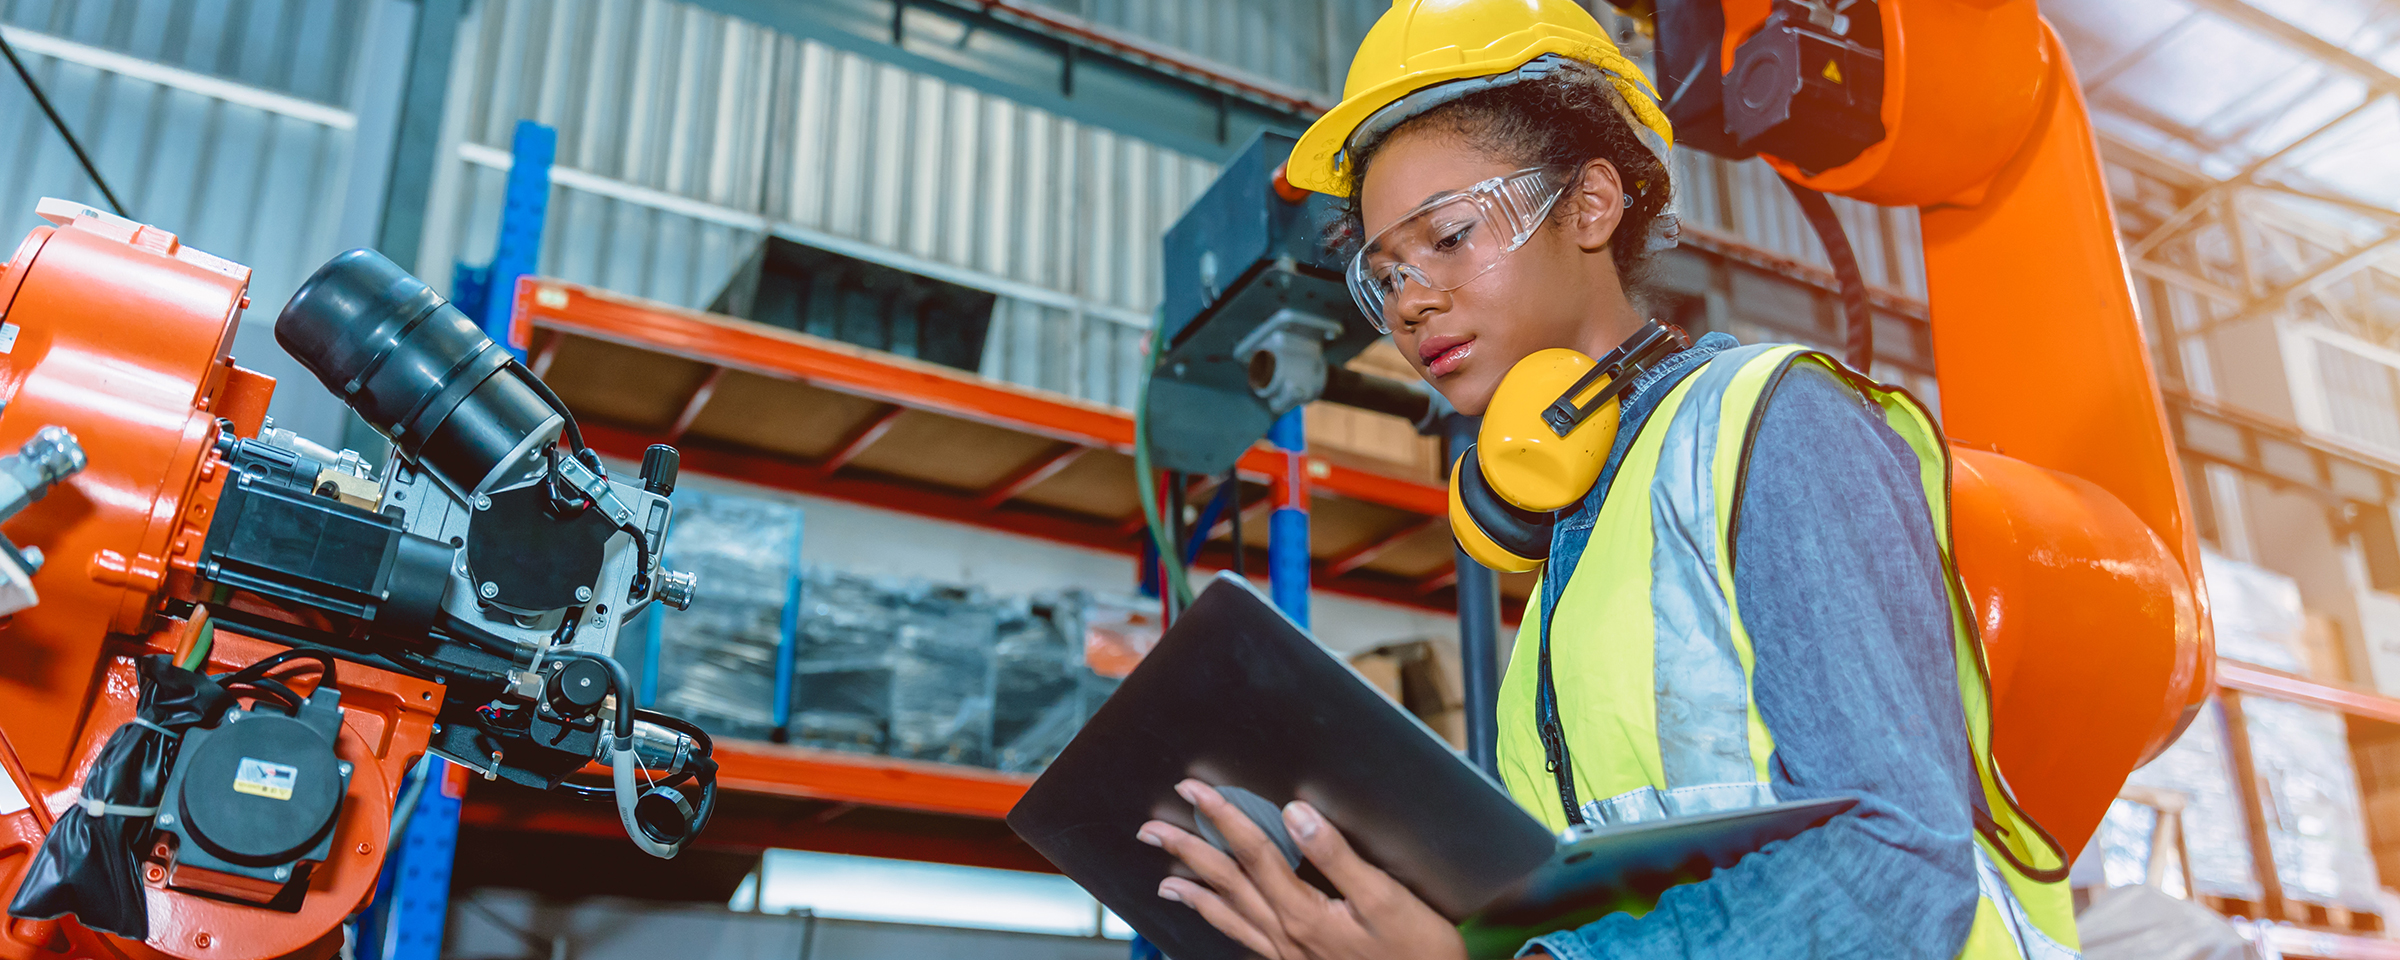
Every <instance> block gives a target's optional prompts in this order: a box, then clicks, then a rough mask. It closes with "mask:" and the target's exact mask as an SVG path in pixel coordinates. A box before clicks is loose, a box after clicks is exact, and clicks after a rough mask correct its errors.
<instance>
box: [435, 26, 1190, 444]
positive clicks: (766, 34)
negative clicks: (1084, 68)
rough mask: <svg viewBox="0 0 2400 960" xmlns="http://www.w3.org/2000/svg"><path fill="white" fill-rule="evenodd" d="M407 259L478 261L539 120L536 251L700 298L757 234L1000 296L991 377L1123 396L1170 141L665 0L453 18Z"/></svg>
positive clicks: (1171, 201) (1173, 171) (1167, 182)
mask: <svg viewBox="0 0 2400 960" xmlns="http://www.w3.org/2000/svg"><path fill="white" fill-rule="evenodd" d="M461 45H462V46H461V49H462V51H463V55H462V56H461V57H460V59H459V61H458V67H457V72H456V74H455V77H454V80H453V90H454V91H457V95H455V96H453V97H452V98H451V100H450V103H449V107H448V111H449V112H448V118H447V122H446V124H445V137H446V140H447V141H448V143H447V145H446V146H445V148H444V160H443V163H444V167H443V170H442V172H441V175H440V177H439V178H438V179H437V182H436V185H435V194H434V197H435V199H434V203H433V207H432V208H431V211H430V219H429V222H428V224H427V241H426V245H425V248H424V250H423V251H422V252H421V254H420V262H422V263H429V264H430V263H448V262H451V261H453V260H470V261H480V260H483V259H486V258H488V257H489V256H490V251H491V247H492V243H493V239H494V236H495V233H496V231H497V228H498V211H499V208H500V202H501V188H502V183H503V171H504V170H505V168H506V159H505V157H506V150H507V148H508V145H509V140H510V136H511V132H512V130H513V128H514V126H515V123H516V121H517V120H519V119H533V120H538V121H541V122H543V123H548V124H551V125H554V126H556V127H557V128H558V130H559V154H558V160H557V164H558V170H557V172H556V174H555V175H554V178H553V179H554V186H553V189H552V196H551V206H550V214H549V220H548V223H547V224H546V228H545V236H546V242H545V243H544V245H543V251H542V263H541V268H542V270H543V272H545V273H548V274H551V275H554V276H560V277H563V278H565V279H569V280H574V281H578V282H584V283H593V284H597V285H600V286H604V287H608V288H610V289H614V290H618V291H621V292H625V293H631V294H635V295H639V296H644V297H649V298H652V299H658V300H663V301H667V302H670V303H675V304H678V305H682V306H689V307H701V306H705V305H707V303H708V302H709V301H710V300H711V299H713V298H714V297H715V295H716V294H717V292H718V291H719V290H720V289H721V288H722V287H723V285H724V283H725V281H726V279H727V278H728V277H729V276H730V275H731V273H732V271H733V269H734V267H735V266H736V264H737V263H738V261H739V260H740V259H741V258H743V257H744V256H746V255H747V254H748V252H749V251H750V249H751V248H752V247H753V246H754V245H755V244H757V243H758V242H759V239H760V238H761V237H762V236H764V235H766V234H768V233H770V232H772V233H774V234H777V235H781V236H784V237H787V238H789V239H792V240H795V241H798V242H801V243H806V244H809V245H812V246H817V247H823V248H826V249H831V250H834V251H836V252H839V253H843V254H847V255H850V256H854V257H858V258H861V259H865V260H869V261H873V262H877V263H882V264H885V265H889V266H893V267H897V268H900V269H904V270H910V271H912V272H917V273H922V274H926V275H929V276H933V277H937V278H939V279H943V280H948V281H951V282H954V283H959V284H962V285H965V286H969V287H973V288H976V289H981V290H988V291H991V292H994V293H997V294H999V295H1000V296H1001V297H1002V301H1001V304H1000V306H999V307H998V308H996V316H995V320H996V321H997V322H996V323H995V334H996V335H995V336H994V338H993V344H994V346H993V349H992V352H991V354H990V357H991V359H990V360H989V362H988V363H987V369H988V370H989V371H990V372H993V373H995V374H998V375H1000V376H1002V377H1003V378H1005V379H1010V380H1015V381H1018V382H1023V383H1030V384H1036V385H1040V386H1044V387H1048V388H1051V389H1057V390H1062V391H1064V392H1068V393H1073V394H1075V395H1078V396H1085V397H1092V398H1095V399H1101V400H1105V401H1108V402H1114V403H1120V404H1122V403H1129V402H1130V401H1131V399H1132V383H1133V379H1132V375H1131V374H1132V371H1134V370H1136V369H1138V364H1139V360H1138V357H1139V354H1138V352H1137V350H1138V343H1139V338H1140V337H1141V335H1142V334H1143V333H1145V332H1146V330H1147V327H1148V324H1149V310H1150V308H1151V306H1152V305H1153V304H1154V303H1156V301H1157V299H1158V296H1159V281H1158V274H1159V269H1158V245H1157V238H1158V237H1159V236H1161V235H1162V234H1163V233H1164V232H1165V230H1166V227H1167V225H1168V224H1170V223H1172V222H1173V220H1174V218H1175V217H1176V216H1178V215H1180V214H1181V213H1182V211H1183V209H1184V207H1186V206H1187V205H1189V203H1190V202H1191V199H1192V198H1193V197H1195V196H1197V195H1198V193H1199V191H1200V190H1202V189H1203V188H1205V187H1206V186H1207V185H1208V183H1209V181H1210V179H1211V178H1212V177H1214V175H1215V170H1214V167H1213V166H1212V165H1210V164H1207V163H1205V162H1202V161H1199V160H1196V159H1194V158H1191V157H1188V156H1184V155H1182V154H1178V153H1174V152H1171V151H1167V150H1163V149H1160V148H1157V147H1153V146H1150V145H1148V144H1146V143H1141V142H1139V141H1134V140H1129V139H1127V138H1124V137H1120V136H1118V135H1116V134H1113V133H1110V132H1107V131H1104V130H1097V129H1093V128H1091V127H1088V126H1084V125H1082V124H1078V123H1075V122H1073V121H1069V120H1064V119H1061V118H1059V117H1057V116H1054V115H1051V114H1048V113H1046V112H1043V111H1040V110H1035V109H1032V108H1028V107H1024V106H1020V105H1018V104H1015V103H1012V102H1010V101H1007V100H1004V99H1000V98H996V97H993V96H990V95H988V94H984V93H980V92H977V91H974V90H971V89H968V88H965V87H961V86H958V85H955V84H950V83H946V82H943V81H940V80H936V79H933V78H930V77H925V76H921V75H917V74H912V73H909V72H907V71H904V70H901V69H898V68H896V67H891V66H888V65H884V64H881V63H878V62H876V61H873V60H869V59H866V58H863V57H860V56H857V55H854V54H849V53H844V52H840V51H836V50H834V49H832V48H829V47H826V46H824V45H822V44H819V43H815V42H813V41H808V40H803V39H799V38H795V37H790V36H785V35H780V34H777V33H774V32H772V31H769V30H765V29H763V28H760V27H757V26H755V25H752V24H748V23H745V22H743V21H740V20H735V19H731V18H727V17H722V16H718V15H716V14H711V13H707V12H703V11H701V10H698V9H696V8H693V7H690V6H686V5H682V4H676V3H668V2H663V0H601V2H594V3H565V2H559V0H490V2H487V3H482V4H479V5H478V6H477V7H476V8H475V12H474V13H473V15H472V16H471V17H470V18H469V20H468V21H467V23H466V24H465V25H464V27H463V28H462V35H461Z"/></svg>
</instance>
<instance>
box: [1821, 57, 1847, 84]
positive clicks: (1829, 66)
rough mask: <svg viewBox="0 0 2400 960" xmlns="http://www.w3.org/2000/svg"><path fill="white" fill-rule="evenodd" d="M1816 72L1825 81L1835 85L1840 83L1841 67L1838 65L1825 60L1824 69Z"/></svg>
mask: <svg viewBox="0 0 2400 960" xmlns="http://www.w3.org/2000/svg"><path fill="white" fill-rule="evenodd" d="M1818 72H1819V73H1822V74H1824V75H1825V79H1827V80H1831V81H1833V82H1835V83H1840V82H1842V65H1841V64H1839V63H1836V62H1834V61H1831V60H1827V61H1825V69H1823V70H1820V71H1818Z"/></svg>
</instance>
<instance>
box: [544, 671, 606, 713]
mask: <svg viewBox="0 0 2400 960" xmlns="http://www.w3.org/2000/svg"><path fill="white" fill-rule="evenodd" d="M608 692H609V685H608V668H607V667H604V666H601V665H600V664H599V663H597V662H594V661H591V660H569V661H566V662H565V663H562V664H560V665H559V667H558V672H556V673H553V674H551V675H550V683H549V685H548V686H547V688H545V689H544V691H543V698H544V699H545V700H547V701H549V703H550V709H552V710H555V711H557V712H558V715H559V716H562V717H588V716H591V714H592V711H594V710H598V709H600V701H601V699H602V698H604V697H606V696H608ZM620 709H622V708H620Z"/></svg>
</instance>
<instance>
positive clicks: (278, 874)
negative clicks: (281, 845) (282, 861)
mask: <svg viewBox="0 0 2400 960" xmlns="http://www.w3.org/2000/svg"><path fill="white" fill-rule="evenodd" d="M291 876H292V868H290V867H276V868H275V879H277V880H289V879H291Z"/></svg>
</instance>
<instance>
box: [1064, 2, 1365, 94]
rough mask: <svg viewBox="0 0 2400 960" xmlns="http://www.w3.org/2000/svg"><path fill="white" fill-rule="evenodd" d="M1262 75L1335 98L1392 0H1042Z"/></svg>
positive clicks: (1259, 75)
mask: <svg viewBox="0 0 2400 960" xmlns="http://www.w3.org/2000/svg"><path fill="white" fill-rule="evenodd" d="M1035 2H1037V3H1039V4H1041V5H1042V6H1045V7H1049V8H1051V9H1054V10H1057V11H1059V12H1061V13H1068V14H1073V15H1075V16H1079V17H1082V18H1084V19H1085V20H1089V21H1091V22H1093V23H1096V24H1099V25H1101V26H1103V27H1108V28H1111V29H1114V30H1118V31H1121V32H1123V33H1125V34H1128V35H1131V36H1135V37H1139V38H1141V39H1144V40H1148V41H1151V42H1153V43H1157V44H1161V45H1163V46H1168V47H1172V48H1174V49H1177V50H1182V51H1184V52H1186V53H1190V54H1193V55H1196V56H1199V57H1201V58H1203V59H1207V60H1211V61H1214V62H1216V63H1219V64H1222V65H1224V66H1226V67H1230V68H1232V69H1234V70H1238V71H1241V72H1243V73H1246V74H1250V75H1252V76H1255V77H1260V78H1263V79H1267V80H1271V81H1274V82H1276V83H1278V84H1282V85H1284V86H1287V87H1291V88H1293V89H1296V90H1304V91H1308V92H1310V93H1312V94H1314V95H1315V96H1316V97H1317V98H1319V99H1325V100H1330V99H1334V98H1336V97H1337V96H1338V95H1339V94H1340V92H1341V89H1342V80H1343V78H1344V77H1345V76H1346V75H1347V74H1348V73H1349V70H1350V53H1351V51H1353V50H1356V49H1358V42H1359V40H1360V39H1361V38H1363V37H1365V36H1366V35H1367V27H1369V26H1371V25H1373V24H1374V22H1375V18H1376V17H1379V16H1382V15H1383V12H1384V11H1385V10H1388V9H1391V4H1390V3H1388V2H1385V0H1035Z"/></svg>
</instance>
